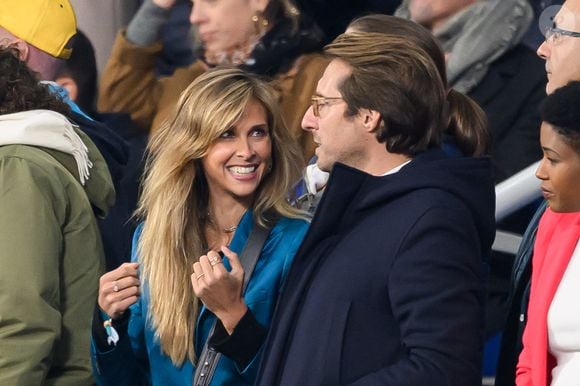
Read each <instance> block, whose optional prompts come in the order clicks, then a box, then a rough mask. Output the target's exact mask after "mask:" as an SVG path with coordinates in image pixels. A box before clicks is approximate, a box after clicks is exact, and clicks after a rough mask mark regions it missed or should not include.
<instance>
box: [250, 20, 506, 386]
mask: <svg viewBox="0 0 580 386" xmlns="http://www.w3.org/2000/svg"><path fill="white" fill-rule="evenodd" d="M403 22H404V23H409V24H412V22H410V21H404V20H403ZM413 41H414V40H413V39H406V38H401V37H393V36H386V35H383V34H376V33H374V34H373V33H352V34H351V33H349V34H344V35H341V36H339V37H338V38H337V39H336V40H335V41H334V42H333V43H332V44H331V45H330V46H327V48H326V52H327V53H328V54H329V55H331V58H332V61H331V62H330V64H329V65H328V67H327V69H326V71H325V72H324V75H323V76H322V78H321V79H320V81H319V82H318V85H317V88H316V94H315V95H314V96H313V97H312V100H311V101H312V105H311V107H310V108H309V109H308V110H307V111H306V114H305V115H304V118H303V120H302V127H303V128H304V129H305V130H308V131H310V132H311V133H312V136H313V139H314V142H315V143H316V144H317V148H316V155H317V157H318V160H317V164H318V167H319V168H320V169H321V170H322V171H326V172H330V179H329V180H328V184H327V186H326V188H325V192H324V195H323V196H322V199H321V201H320V204H319V206H318V208H317V210H316V213H315V215H314V218H313V220H312V225H311V227H310V230H309V232H308V234H307V235H306V237H305V239H304V241H303V243H302V245H301V246H300V249H299V252H298V253H297V255H296V256H295V259H294V263H293V265H292V267H291V268H290V271H289V273H288V277H287V281H286V284H285V288H284V292H283V293H282V294H281V295H280V299H279V303H278V305H277V308H276V313H275V316H274V319H273V321H272V325H271V326H272V327H271V330H270V333H269V336H268V339H267V341H266V342H265V345H264V357H263V362H262V365H261V373H260V374H259V375H258V381H257V385H259V386H274V385H275V386H290V385H292V386H294V385H309V386H319V385H347V384H348V385H367V386H371V385H377V386H378V385H387V386H401V385H405V386H425V385H430V386H437V385H446V386H476V385H480V384H481V374H480V370H481V347H482V334H483V323H482V320H483V313H484V307H483V302H484V296H483V293H484V290H483V287H484V276H485V271H486V269H485V264H484V257H483V256H485V255H486V254H488V253H489V251H490V248H491V243H492V240H493V235H494V225H495V222H494V219H493V203H494V193H493V180H492V173H491V162H490V160H489V159H488V158H487V157H481V158H470V157H450V156H448V155H446V154H445V153H444V151H443V150H442V149H441V148H440V144H441V140H442V135H443V132H444V131H445V129H446V125H447V124H448V117H447V111H448V108H447V107H448V103H449V102H448V101H447V90H446V89H445V86H444V85H443V82H442V80H441V77H440V75H439V72H438V70H437V68H436V65H435V63H434V62H433V61H432V59H431V58H430V57H429V56H428V54H427V53H426V52H425V51H424V50H423V49H421V48H420V47H419V46H418V45H417V44H416V43H413Z"/></svg>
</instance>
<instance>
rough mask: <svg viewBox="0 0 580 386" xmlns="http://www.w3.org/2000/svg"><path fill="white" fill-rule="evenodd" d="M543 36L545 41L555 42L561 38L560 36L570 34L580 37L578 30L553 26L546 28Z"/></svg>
mask: <svg viewBox="0 0 580 386" xmlns="http://www.w3.org/2000/svg"><path fill="white" fill-rule="evenodd" d="M544 36H545V37H546V41H547V42H549V43H552V44H557V43H558V42H559V41H560V40H561V39H562V36H572V37H574V38H578V37H580V32H573V31H567V30H565V29H562V28H558V27H556V26H553V27H548V28H546V31H545V33H544Z"/></svg>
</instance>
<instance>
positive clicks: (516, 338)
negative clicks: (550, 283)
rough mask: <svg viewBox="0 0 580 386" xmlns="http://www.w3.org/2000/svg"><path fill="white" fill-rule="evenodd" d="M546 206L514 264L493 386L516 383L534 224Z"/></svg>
mask: <svg viewBox="0 0 580 386" xmlns="http://www.w3.org/2000/svg"><path fill="white" fill-rule="evenodd" d="M547 207H548V203H547V201H546V202H544V204H543V205H541V206H540V207H539V208H538V210H537V212H536V214H535V215H534V217H533V218H532V221H531V222H530V225H529V226H528V229H527V230H526V233H524V237H523V239H522V243H521V244H520V248H519V249H518V253H517V256H516V260H515V262H514V266H513V270H512V287H511V292H510V297H509V301H508V307H509V309H508V316H507V320H506V324H505V329H504V332H503V336H502V341H501V346H500V353H499V359H498V363H497V371H496V377H495V386H514V385H515V384H516V365H517V363H518V358H519V356H520V353H521V352H522V347H523V345H522V335H523V334H524V328H525V327H526V321H527V316H528V301H529V298H530V282H531V278H532V255H533V251H534V242H535V240H536V232H537V231H538V223H539V222H540V219H541V218H542V215H543V214H544V211H545V210H546V208H547Z"/></svg>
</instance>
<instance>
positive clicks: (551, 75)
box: [495, 0, 580, 386]
mask: <svg viewBox="0 0 580 386" xmlns="http://www.w3.org/2000/svg"><path fill="white" fill-rule="evenodd" d="M555 10H558V12H554V11H555ZM554 15H555V16H554ZM542 20H544V23H545V24H546V25H540V28H542V29H543V30H544V31H543V32H544V36H545V38H546V40H545V41H544V42H543V43H542V45H541V46H540V48H538V55H539V56H540V57H541V58H542V59H544V60H545V61H546V72H547V74H548V84H547V85H546V92H547V93H548V94H551V93H553V92H554V91H555V90H556V89H558V88H560V87H563V86H565V85H566V84H567V83H568V82H570V81H574V80H580V0H567V1H566V2H565V3H564V5H563V6H562V7H561V8H560V7H558V8H554V7H550V9H547V10H546V14H544V15H543V17H542V18H541V24H542ZM546 206H547V205H546V203H544V204H543V205H542V206H541V207H540V208H539V209H538V211H537V212H536V214H535V215H534V217H533V218H532V221H531V222H530V224H529V226H528V229H527V230H526V232H525V234H524V236H523V239H522V243H521V245H520V248H519V250H518V253H517V256H516V260H515V262H514V266H513V270H512V285H511V293H510V304H509V309H508V316H507V319H506V325H505V329H504V333H503V339H502V342H501V349H500V356H499V360H498V367H497V373H496V380H495V386H514V385H515V370H516V365H517V362H518V357H519V355H520V352H521V350H522V334H523V331H524V328H525V326H526V322H527V307H528V299H529V291H530V279H531V270H532V254H533V247H534V241H535V235H536V230H537V228H538V222H539V220H540V218H541V217H542V214H543V212H544V210H545V209H546Z"/></svg>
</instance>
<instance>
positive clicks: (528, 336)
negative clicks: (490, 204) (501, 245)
mask: <svg viewBox="0 0 580 386" xmlns="http://www.w3.org/2000/svg"><path fill="white" fill-rule="evenodd" d="M579 236H580V212H572V213H555V212H553V211H552V210H551V209H549V208H548V209H547V210H546V212H545V213H544V215H543V216H542V219H541V220H540V224H539V226H538V233H537V235H536V242H535V244H534V256H533V260H532V286H531V290H530V302H529V305H528V321H527V324H526V328H525V330H524V335H523V344H524V348H523V350H522V353H521V354H520V357H519V361H518V365H517V369H516V385H517V386H547V385H549V384H550V383H551V371H552V369H553V368H554V366H555V365H556V361H555V359H554V357H553V356H551V355H550V354H549V350H548V310H549V309H550V304H551V303H552V299H553V298H554V295H555V294H556V290H557V289H558V285H559V284H560V281H561V279H562V276H563V275H564V272H565V271H566V267H567V266H568V262H569V261H570V258H571V257H572V254H573V253H574V250H575V249H576V245H577V244H578V238H579ZM579 330H580V326H579Z"/></svg>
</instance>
